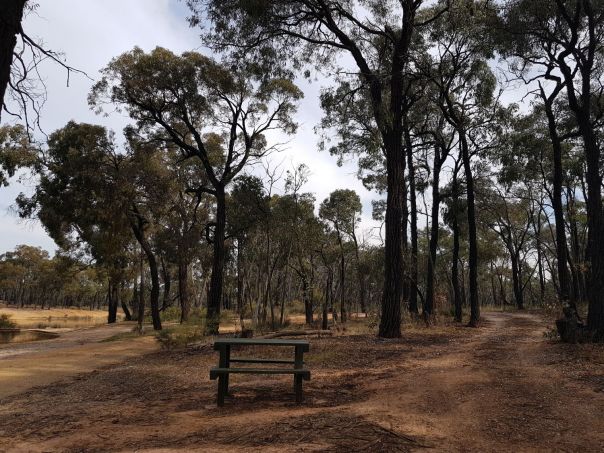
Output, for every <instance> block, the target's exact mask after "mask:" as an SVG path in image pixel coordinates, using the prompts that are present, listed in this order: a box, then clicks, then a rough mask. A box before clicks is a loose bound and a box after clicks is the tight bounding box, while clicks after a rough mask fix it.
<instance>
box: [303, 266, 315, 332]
mask: <svg viewBox="0 0 604 453" xmlns="http://www.w3.org/2000/svg"><path fill="white" fill-rule="evenodd" d="M302 298H303V299H304V317H305V322H306V324H308V325H310V324H312V322H313V313H312V308H313V307H312V294H311V289H310V285H309V284H308V278H307V277H306V275H303V276H302Z"/></svg>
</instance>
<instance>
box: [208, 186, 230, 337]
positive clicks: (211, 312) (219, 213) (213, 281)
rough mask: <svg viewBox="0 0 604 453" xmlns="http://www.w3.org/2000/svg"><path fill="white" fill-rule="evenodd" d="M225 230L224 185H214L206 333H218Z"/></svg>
mask: <svg viewBox="0 0 604 453" xmlns="http://www.w3.org/2000/svg"><path fill="white" fill-rule="evenodd" d="M225 231H226V199H225V193H224V187H223V186H218V187H216V221H215V225H214V236H213V238H212V241H213V246H214V256H213V260H212V276H211V278H210V291H209V294H208V311H207V320H206V334H208V335H218V327H219V325H220V306H221V303H222V283H223V272H224V260H225Z"/></svg>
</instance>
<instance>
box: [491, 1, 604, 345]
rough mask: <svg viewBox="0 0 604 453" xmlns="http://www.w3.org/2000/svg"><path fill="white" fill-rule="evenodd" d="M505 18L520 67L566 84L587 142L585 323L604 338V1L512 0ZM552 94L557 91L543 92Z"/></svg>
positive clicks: (557, 84) (556, 86) (569, 102)
mask: <svg viewBox="0 0 604 453" xmlns="http://www.w3.org/2000/svg"><path fill="white" fill-rule="evenodd" d="M502 17H503V22H504V26H505V29H506V30H507V31H508V32H509V34H510V35H511V38H512V41H513V45H512V47H511V50H510V51H509V53H510V54H512V55H514V56H516V57H518V59H519V60H520V62H521V66H523V67H524V66H530V67H531V69H532V70H533V71H535V72H536V73H537V75H534V76H533V77H532V79H536V78H538V77H541V78H542V79H545V80H548V81H552V82H553V84H554V89H553V90H554V91H555V90H558V91H559V87H560V86H563V89H564V90H565V93H566V100H567V103H566V106H567V108H568V109H569V110H570V111H571V112H572V113H573V115H574V118H575V121H576V124H577V129H578V132H579V135H580V136H581V138H582V141H583V151H584V158H585V163H586V172H585V175H586V178H585V179H586V185H587V194H586V195H587V200H586V202H587V217H588V227H589V231H588V256H587V260H588V266H589V272H588V277H589V285H588V299H589V310H588V319H587V327H588V329H589V330H590V331H591V333H592V334H593V335H594V338H596V339H597V338H604V242H603V241H601V240H600V238H601V237H602V236H603V235H604V212H603V209H602V172H601V168H602V167H601V162H600V139H599V135H600V134H599V132H598V127H599V123H600V120H601V118H602V113H603V111H602V109H601V101H600V99H601V96H602V94H603V93H604V92H603V90H604V84H603V83H602V80H603V79H602V76H603V75H604V66H603V65H602V59H601V57H600V53H601V52H600V47H601V42H602V39H603V37H604V4H602V2H600V1H597V0H567V1H563V0H556V1H555V2H547V1H527V0H509V1H507V2H505V5H504V8H503V9H502ZM551 94H553V91H552V92H550V94H549V95H548V94H545V96H546V97H548V98H549V97H551ZM546 102H547V100H546ZM575 315H576V314H575ZM572 316H573V315H569V317H572ZM573 322H575V323H576V320H575V321H573Z"/></svg>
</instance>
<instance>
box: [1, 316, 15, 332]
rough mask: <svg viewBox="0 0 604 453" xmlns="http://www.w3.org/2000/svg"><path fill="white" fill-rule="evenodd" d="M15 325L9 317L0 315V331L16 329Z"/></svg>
mask: <svg viewBox="0 0 604 453" xmlns="http://www.w3.org/2000/svg"><path fill="white" fill-rule="evenodd" d="M16 328H17V323H15V322H14V321H11V320H10V315H0V329H16Z"/></svg>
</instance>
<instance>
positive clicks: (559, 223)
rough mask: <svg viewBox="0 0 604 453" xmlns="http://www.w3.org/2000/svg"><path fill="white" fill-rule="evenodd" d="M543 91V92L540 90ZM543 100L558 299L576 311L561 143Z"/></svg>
mask: <svg viewBox="0 0 604 453" xmlns="http://www.w3.org/2000/svg"><path fill="white" fill-rule="evenodd" d="M542 93H543V92H542ZM542 98H543V100H544V106H545V113H546V115H547V124H548V130H549V136H550V140H551V142H552V149H553V155H554V156H553V157H554V168H553V192H552V207H553V209H554V219H555V224H556V261H557V264H558V266H557V271H558V272H557V274H558V287H559V291H560V294H559V296H560V301H561V302H562V304H563V305H569V306H572V308H573V310H574V311H575V312H576V310H577V308H576V305H575V301H574V300H572V301H571V297H570V296H571V291H570V277H569V271H568V267H567V262H568V257H567V250H568V245H567V243H566V225H565V223H564V209H563V206H562V183H563V179H564V174H563V170H562V143H561V140H560V137H559V136H558V131H557V128H556V119H555V117H554V112H553V109H552V102H553V99H552V100H550V99H548V98H547V97H545V95H544V94H542Z"/></svg>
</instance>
